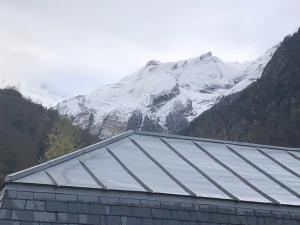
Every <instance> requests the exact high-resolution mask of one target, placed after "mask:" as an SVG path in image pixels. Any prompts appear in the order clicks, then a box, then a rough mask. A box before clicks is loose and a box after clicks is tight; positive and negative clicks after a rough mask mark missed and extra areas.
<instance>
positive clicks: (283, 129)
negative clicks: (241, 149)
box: [182, 29, 300, 147]
mask: <svg viewBox="0 0 300 225" xmlns="http://www.w3.org/2000/svg"><path fill="white" fill-rule="evenodd" d="M182 134H185V135H191V136H198V137H209V138H218V139H226V140H235V141H246V142H253V143H262V144H270V145H281V146H293V147H300V29H299V30H298V32H297V33H295V34H294V35H292V36H288V37H286V38H285V39H284V41H283V42H282V43H281V45H280V47H279V48H278V49H277V51H276V52H275V53H274V55H273V57H272V59H271V60H270V62H269V63H268V64H267V66H266V67H265V69H264V71H263V74H262V76H261V78H260V79H259V80H258V81H257V82H255V83H253V84H252V85H250V86H249V87H248V88H246V89H245V90H243V91H241V92H239V93H236V94H233V95H231V96H227V97H225V98H223V99H222V100H221V101H220V102H219V103H218V104H216V105H215V106H214V107H212V108H211V109H210V110H207V111H206V112H204V113H203V114H201V115H200V116H199V117H198V118H196V119H195V120H194V121H193V122H192V123H191V124H190V125H189V126H188V127H187V128H186V129H185V130H183V131H182Z"/></svg>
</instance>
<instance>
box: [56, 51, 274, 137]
mask: <svg viewBox="0 0 300 225" xmlns="http://www.w3.org/2000/svg"><path fill="white" fill-rule="evenodd" d="M277 47H278V46H276V47H273V48H271V49H270V50H268V51H267V52H266V53H265V54H264V55H262V56H261V57H259V58H258V59H257V60H255V61H252V62H246V63H238V62H235V63H226V62H223V61H222V60H221V59H219V58H217V57H216V56H214V55H212V53H210V52H208V53H206V54H203V55H201V56H199V57H196V58H191V59H187V60H181V61H178V62H167V63H162V62H159V61H156V60H151V61H149V62H148V63H147V64H146V65H145V66H144V67H142V68H141V69H140V70H139V71H137V72H136V73H134V74H132V75H130V76H127V77H125V78H123V79H122V80H120V81H119V82H117V83H114V84H110V85H106V86H103V87H100V88H98V89H96V90H94V91H93V92H91V93H90V94H88V95H85V96H83V95H81V96H77V97H74V98H72V99H68V100H65V101H63V102H61V103H60V104H58V106H57V108H58V110H59V112H60V113H61V114H64V115H70V116H71V117H72V118H73V119H74V122H75V123H76V124H79V125H80V126H82V127H86V126H90V127H91V126H92V127H93V131H94V132H95V133H98V134H99V135H100V136H102V137H108V136H111V135H113V134H116V133H119V132H122V131H124V130H126V129H128V128H131V129H144V130H152V131H153V130H160V131H165V132H170V133H176V132H177V131H178V130H179V129H181V128H182V127H183V126H185V125H186V123H187V121H191V120H192V119H193V118H195V117H196V116H198V115H199V114H201V113H202V112H203V111H205V110H207V109H209V108H210V107H212V106H213V105H214V104H215V103H216V102H218V100H219V99H220V98H222V97H223V96H226V95H228V94H231V93H234V92H238V91H240V90H242V89H244V88H245V87H247V86H248V85H249V84H251V83H252V82H253V81H255V80H256V79H258V78H259V77H260V76H261V74H262V71H263V69H264V67H265V65H266V63H267V62H268V61H269V60H270V59H271V57H272V55H273V53H274V52H275V50H276V49H277Z"/></svg>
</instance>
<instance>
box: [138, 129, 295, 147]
mask: <svg viewBox="0 0 300 225" xmlns="http://www.w3.org/2000/svg"><path fill="white" fill-rule="evenodd" d="M134 133H135V134H141V135H148V136H159V137H166V138H175V139H185V140H193V141H205V142H213V143H220V144H232V145H240V146H250V147H258V148H267V149H273V150H285V151H300V148H292V147H282V146H275V145H263V144H255V143H246V142H238V141H227V140H221V139H211V138H200V137H192V136H183V135H177V134H165V133H159V132H150V131H134Z"/></svg>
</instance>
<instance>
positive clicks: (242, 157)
mask: <svg viewBox="0 0 300 225" xmlns="http://www.w3.org/2000/svg"><path fill="white" fill-rule="evenodd" d="M226 147H227V148H228V149H229V150H230V151H232V152H233V153H235V154H236V155H237V156H239V157H240V158H241V159H243V160H244V161H245V162H247V163H248V164H249V165H251V166H252V167H254V168H255V169H257V170H258V171H259V172H261V173H263V174H264V175H265V176H267V177H268V178H269V179H271V180H272V181H273V182H275V183H277V184H278V185H279V186H280V187H282V188H284V189H286V190H287V191H288V192H290V193H291V194H293V195H295V196H296V197H297V198H300V195H299V194H298V193H297V192H295V191H294V190H292V189H291V188H289V187H288V186H286V185H285V184H283V183H282V182H281V181H279V180H277V179H276V178H275V177H273V176H272V175H271V174H269V173H268V172H266V171H264V170H263V169H262V168H260V167H259V166H257V165H255V164H254V163H252V162H251V161H250V160H248V159H247V158H246V157H244V156H243V155H241V154H240V153H239V152H237V151H236V150H234V149H233V148H231V147H229V146H226Z"/></svg>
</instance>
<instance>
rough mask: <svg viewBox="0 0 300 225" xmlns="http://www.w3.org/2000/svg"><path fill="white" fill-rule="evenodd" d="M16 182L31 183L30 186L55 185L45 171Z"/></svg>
mask: <svg viewBox="0 0 300 225" xmlns="http://www.w3.org/2000/svg"><path fill="white" fill-rule="evenodd" d="M14 182H21V183H30V184H49V185H53V184H54V183H53V181H52V180H51V178H50V177H49V176H48V175H47V174H46V173H45V171H44V170H42V171H39V172H36V173H33V174H30V175H28V176H25V177H22V178H19V179H17V180H15V181H14Z"/></svg>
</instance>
